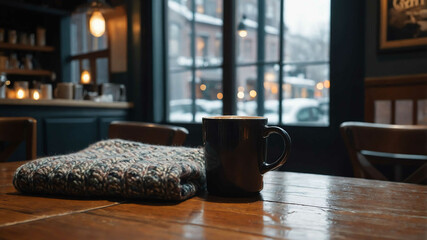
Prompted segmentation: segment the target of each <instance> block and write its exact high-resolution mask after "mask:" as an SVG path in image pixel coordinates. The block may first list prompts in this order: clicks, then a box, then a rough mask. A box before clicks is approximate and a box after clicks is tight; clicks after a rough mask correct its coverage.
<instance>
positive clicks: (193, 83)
mask: <svg viewBox="0 0 427 240" xmlns="http://www.w3.org/2000/svg"><path fill="white" fill-rule="evenodd" d="M195 1H196V0H192V1H191V11H192V15H193V18H192V21H191V38H190V39H191V58H192V59H193V61H192V65H191V114H192V116H193V119H192V122H195V121H196V3H195Z"/></svg>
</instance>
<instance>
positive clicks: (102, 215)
mask: <svg viewBox="0 0 427 240" xmlns="http://www.w3.org/2000/svg"><path fill="white" fill-rule="evenodd" d="M94 210H96V209H94ZM86 214H90V215H96V216H101V217H109V218H112V217H110V216H107V215H104V214H98V213H94V212H92V211H88V212H86ZM114 219H120V220H124V221H133V222H140V223H144V222H145V221H142V220H140V219H129V218H125V217H118V216H114ZM144 220H155V221H156V222H159V223H174V224H179V225H191V226H197V227H203V228H210V229H217V230H222V231H229V232H235V233H243V234H248V235H252V236H260V237H264V238H269V239H283V238H280V237H272V236H268V235H265V234H260V233H254V232H248V231H239V230H236V229H231V228H224V227H217V226H212V225H204V224H197V223H190V222H184V221H171V220H165V219H162V220H159V219H156V218H154V217H146V218H144Z"/></svg>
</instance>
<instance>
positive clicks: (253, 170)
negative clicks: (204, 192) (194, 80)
mask: <svg viewBox="0 0 427 240" xmlns="http://www.w3.org/2000/svg"><path fill="white" fill-rule="evenodd" d="M272 133H276V134H279V135H280V136H282V138H283V140H284V151H283V153H282V155H281V156H280V157H279V159H277V160H276V161H275V162H273V163H271V164H268V163H266V153H267V147H266V140H267V137H268V136H269V135H270V134H272ZM203 142H204V150H205V162H206V180H207V187H208V192H209V193H211V194H214V195H221V196H237V197H239V196H250V195H254V194H256V193H258V192H259V191H261V190H262V188H263V180H262V174H264V173H266V172H268V171H271V170H274V169H277V168H279V167H280V166H282V165H283V164H284V163H285V162H286V160H287V158H288V156H289V152H290V148H291V138H290V137H289V135H288V133H287V132H286V131H285V130H283V129H281V128H279V127H271V126H267V118H264V117H241V116H218V117H205V118H203Z"/></svg>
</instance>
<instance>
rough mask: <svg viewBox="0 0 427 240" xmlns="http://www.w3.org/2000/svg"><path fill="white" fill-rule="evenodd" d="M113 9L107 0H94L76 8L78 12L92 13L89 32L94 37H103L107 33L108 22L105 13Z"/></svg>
mask: <svg viewBox="0 0 427 240" xmlns="http://www.w3.org/2000/svg"><path fill="white" fill-rule="evenodd" d="M109 9H111V6H110V5H109V4H107V3H106V2H105V0H92V1H90V2H88V3H86V4H83V5H81V6H79V7H78V8H77V9H76V12H77V13H87V14H88V15H90V19H89V32H90V33H91V34H92V35H93V36H94V37H101V36H102V35H104V33H105V29H106V23H105V18H104V15H103V13H105V12H106V11H108V10H109Z"/></svg>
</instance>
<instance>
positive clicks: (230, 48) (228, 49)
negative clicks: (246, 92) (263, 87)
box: [222, 0, 237, 115]
mask: <svg viewBox="0 0 427 240" xmlns="http://www.w3.org/2000/svg"><path fill="white" fill-rule="evenodd" d="M223 8H224V20H223V28H222V31H223V38H222V39H223V40H222V44H223V48H222V54H223V55H222V56H223V71H222V88H223V100H222V103H223V109H222V111H223V114H224V115H233V114H236V113H237V97H236V31H237V27H236V21H235V19H236V0H223Z"/></svg>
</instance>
